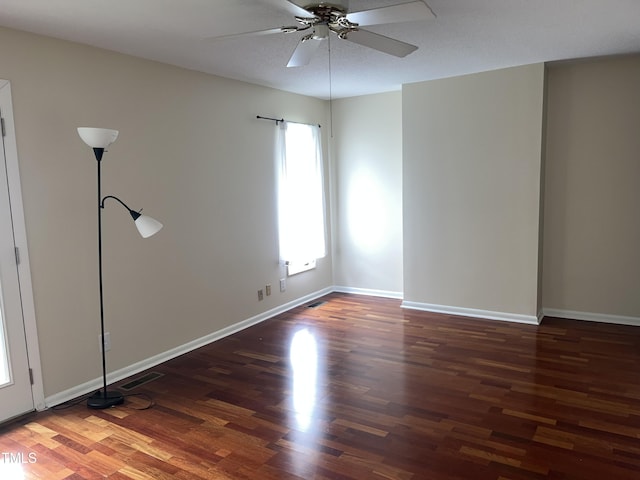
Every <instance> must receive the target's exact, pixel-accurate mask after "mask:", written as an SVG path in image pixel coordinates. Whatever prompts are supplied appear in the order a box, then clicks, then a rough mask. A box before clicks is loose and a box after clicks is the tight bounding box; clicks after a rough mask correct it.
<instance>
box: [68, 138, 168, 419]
mask: <svg viewBox="0 0 640 480" xmlns="http://www.w3.org/2000/svg"><path fill="white" fill-rule="evenodd" d="M78 134H79V135H80V138H82V140H83V141H84V143H86V144H87V145H89V146H90V147H91V148H93V153H94V155H95V157H96V161H97V163H98V281H99V290H100V339H101V348H100V350H101V352H102V388H101V389H100V390H97V391H96V392H95V393H93V394H92V395H91V396H90V397H89V398H88V399H87V406H88V407H89V408H101V409H102V408H109V407H113V406H115V405H120V404H121V403H123V402H124V395H123V394H122V393H120V392H118V391H114V390H112V391H109V390H107V357H106V352H105V348H104V294H103V287H102V283H103V282H102V209H103V208H104V201H105V200H106V199H107V198H113V199H115V200H117V201H118V202H120V203H121V204H122V206H123V207H125V208H126V209H127V210H129V214H131V217H132V218H133V220H134V222H135V224H136V227H137V228H138V231H139V232H140V235H142V237H144V238H147V237H150V236H151V235H153V234H155V233H157V232H158V231H159V230H160V229H161V228H162V224H161V223H160V222H158V221H157V220H155V219H153V218H151V217H148V216H147V215H142V214H141V213H140V212H135V211H133V210H131V209H130V208H129V207H128V206H127V205H126V204H125V203H124V202H123V201H122V200H120V199H119V198H117V197H114V196H112V195H108V196H106V197H104V198H102V179H101V170H102V168H101V167H102V156H103V155H104V152H105V149H106V148H107V147H108V146H109V145H110V144H111V143H113V142H114V141H115V140H116V138H117V137H118V131H117V130H108V129H106V128H91V127H80V128H78Z"/></svg>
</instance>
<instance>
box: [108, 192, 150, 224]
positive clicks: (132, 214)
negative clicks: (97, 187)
mask: <svg viewBox="0 0 640 480" xmlns="http://www.w3.org/2000/svg"><path fill="white" fill-rule="evenodd" d="M107 198H113V199H114V200H117V201H118V202H119V203H120V205H122V206H123V207H124V208H126V209H127V210H129V213H130V214H131V216H132V217H133V219H134V220H137V219H138V217H140V216H141V215H142V214H141V213H140V212H136V211H135V210H131V209H130V208H129V206H128V205H127V204H126V203H124V202H123V201H122V200H120V199H119V198H118V197H114V196H113V195H107V196H106V197H104V198H103V199H102V202H100V208H104V201H105V200H106V199H107Z"/></svg>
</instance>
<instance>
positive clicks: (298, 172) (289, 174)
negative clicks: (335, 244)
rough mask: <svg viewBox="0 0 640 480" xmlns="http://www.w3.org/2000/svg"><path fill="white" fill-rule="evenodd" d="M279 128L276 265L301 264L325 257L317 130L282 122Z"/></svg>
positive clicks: (320, 149) (320, 162) (320, 158)
mask: <svg viewBox="0 0 640 480" xmlns="http://www.w3.org/2000/svg"><path fill="white" fill-rule="evenodd" d="M279 127H280V128H279V129H278V155H277V158H278V166H277V172H278V233H279V241H280V261H281V262H283V263H286V262H290V263H305V262H309V261H311V260H315V259H317V258H322V257H324V256H325V254H326V246H325V211H324V188H323V179H322V143H321V138H320V127H319V126H317V125H306V124H301V123H291V122H285V121H283V122H280V123H279Z"/></svg>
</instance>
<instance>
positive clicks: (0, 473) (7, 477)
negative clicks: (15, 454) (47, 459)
mask: <svg viewBox="0 0 640 480" xmlns="http://www.w3.org/2000/svg"><path fill="white" fill-rule="evenodd" d="M0 478H1V479H2V480H24V479H25V478H26V477H25V475H24V469H23V468H22V464H20V463H14V462H9V461H5V460H4V459H3V458H0Z"/></svg>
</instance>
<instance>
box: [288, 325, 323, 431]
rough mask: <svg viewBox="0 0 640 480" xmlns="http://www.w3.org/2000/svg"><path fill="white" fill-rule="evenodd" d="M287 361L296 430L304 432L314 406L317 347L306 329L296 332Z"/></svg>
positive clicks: (316, 377)
mask: <svg viewBox="0 0 640 480" xmlns="http://www.w3.org/2000/svg"><path fill="white" fill-rule="evenodd" d="M289 359H290V361H291V368H292V369H293V409H294V412H295V419H296V424H297V426H298V428H299V429H300V430H301V431H303V432H306V431H307V430H308V429H309V427H310V425H311V419H312V418H313V412H314V409H315V405H316V391H317V384H316V382H317V380H318V346H317V342H316V339H315V337H314V336H313V334H312V333H311V332H309V330H308V329H306V328H305V329H304V330H300V331H298V332H296V334H295V335H294V336H293V339H292V340H291V347H290V350H289Z"/></svg>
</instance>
